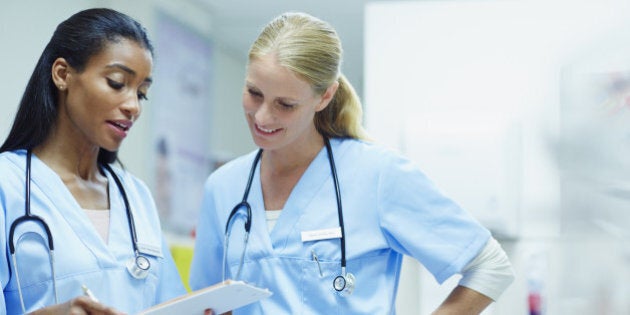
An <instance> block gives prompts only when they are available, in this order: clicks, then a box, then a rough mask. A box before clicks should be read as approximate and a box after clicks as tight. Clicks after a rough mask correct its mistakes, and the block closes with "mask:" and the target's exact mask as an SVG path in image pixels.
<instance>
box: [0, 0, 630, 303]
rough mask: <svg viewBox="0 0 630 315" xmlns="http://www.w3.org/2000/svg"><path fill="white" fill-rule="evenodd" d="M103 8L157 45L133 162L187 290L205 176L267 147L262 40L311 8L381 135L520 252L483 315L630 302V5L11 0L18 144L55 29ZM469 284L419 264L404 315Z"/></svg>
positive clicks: (405, 293)
mask: <svg viewBox="0 0 630 315" xmlns="http://www.w3.org/2000/svg"><path fill="white" fill-rule="evenodd" d="M90 7H110V8H113V9H116V10H120V11H121V12H124V13H127V14H129V15H131V16H133V17H135V18H137V19H138V20H139V21H140V22H141V23H142V24H143V25H144V26H146V28H147V30H148V32H149V35H150V37H151V39H152V41H153V44H154V46H155V51H156V56H155V62H154V75H153V80H154V84H153V86H152V88H151V90H150V93H149V101H147V102H146V105H145V107H144V109H143V114H142V119H140V120H139V122H138V123H137V125H135V126H134V130H133V132H132V133H131V134H130V136H129V137H128V139H127V140H126V142H127V143H125V144H124V145H123V146H122V149H121V151H120V159H121V161H122V162H123V163H124V165H125V167H126V168H127V169H129V170H130V171H131V172H132V173H134V174H135V175H137V176H138V177H139V178H141V179H142V180H144V181H145V182H146V183H147V184H148V185H149V188H150V190H151V191H152V193H153V195H154V197H155V201H156V204H157V206H158V210H159V212H160V213H159V214H160V216H161V223H162V228H163V230H164V232H165V233H166V235H167V240H168V242H169V245H170V248H171V252H172V254H173V257H174V258H175V261H176V263H177V265H178V269H179V271H180V275H181V276H182V279H183V280H184V282H185V283H186V284H187V279H188V267H189V264H190V262H191V258H192V252H193V249H192V246H193V242H194V236H195V225H196V218H197V216H198V211H199V207H200V202H201V194H202V189H203V183H204V181H205V179H206V178H207V176H208V175H209V174H210V173H211V172H212V171H213V170H214V169H216V168H217V167H218V166H220V165H222V164H223V163H225V162H227V161H229V160H230V159H232V158H234V157H237V156H240V155H242V154H245V153H247V152H250V151H252V150H254V149H255V147H254V143H253V142H252V140H251V137H250V134H249V130H248V127H247V125H246V122H245V120H244V119H243V113H242V106H241V95H242V86H243V75H244V69H245V65H246V62H247V51H248V49H249V44H250V42H251V41H252V40H253V39H254V38H255V37H256V36H257V35H258V32H259V31H260V29H261V27H262V26H263V25H264V24H265V23H266V21H268V20H269V19H271V18H272V17H274V16H276V15H278V14H279V13H282V12H284V11H305V12H307V13H310V14H313V15H315V16H318V17H320V18H322V19H324V20H327V21H328V22H330V23H331V24H332V26H334V27H335V28H336V29H337V30H338V31H339V35H340V37H341V40H342V42H343V45H344V64H343V66H342V71H343V72H344V74H345V75H346V76H347V77H348V79H349V81H350V82H353V84H354V86H355V88H356V89H357V92H358V94H359V95H360V96H361V98H362V101H363V105H364V115H365V116H364V122H365V127H366V128H367V131H368V132H369V134H370V135H371V136H372V138H373V139H374V140H375V141H377V142H380V143H382V144H385V145H387V146H389V147H391V148H394V149H396V150H398V151H400V152H402V153H403V154H404V155H406V156H408V157H410V158H411V159H413V160H414V161H416V162H417V163H418V164H419V165H420V167H421V168H422V169H423V170H424V171H425V172H426V173H427V175H428V176H429V177H430V178H432V179H433V181H434V182H435V183H436V184H437V185H438V186H439V187H440V188H441V189H442V190H443V191H444V192H445V193H446V194H447V195H449V196H451V197H452V198H453V199H454V200H456V201H457V202H458V203H460V204H461V205H462V206H463V207H464V208H465V209H467V210H468V211H470V212H471V213H472V214H473V215H474V216H475V217H476V218H477V219H478V220H479V221H480V222H481V223H482V224H483V225H484V226H486V227H487V228H489V229H490V231H491V232H492V234H493V236H494V237H495V238H496V239H497V240H498V241H499V242H500V243H501V245H502V247H503V248H504V249H505V251H506V252H507V254H508V255H509V257H510V259H511V262H512V264H513V266H514V269H515V271H516V280H515V281H514V283H513V284H512V285H511V286H510V288H509V289H508V290H507V291H506V292H504V294H503V295H502V296H501V298H500V299H499V300H498V301H497V302H496V303H493V304H492V305H491V306H490V307H489V308H488V309H487V310H486V311H484V313H483V314H485V315H513V314H516V315H521V314H522V315H525V314H530V315H533V314H536V315H543V314H560V315H564V314H630V207H629V205H630V202H629V201H630V2H628V1H623V0H603V1H597V0H576V1H566V0H548V1H542V0H533V1H529V0H465V1H464V0H448V1H446V0H445V1H437V0H431V1H369V0H343V1H335V0H320V1H306V0H300V1H291V0H281V1H274V0H263V1H246V0H232V1H221V0H179V1H169V0H137V1H124V0H107V1H106V0H102V1H101V0H56V1H45V0H4V1H2V2H0V43H1V44H0V45H1V47H2V49H0V69H2V71H1V72H0V73H1V74H2V75H1V76H0V80H1V81H0V113H1V114H0V136H2V138H5V137H6V135H7V134H8V132H9V128H10V124H11V122H12V121H13V117H14V114H15V110H16V108H17V106H18V103H19V100H20V97H21V92H22V91H23V89H24V86H25V85H26V82H27V80H28V76H29V74H30V73H31V71H32V68H33V67H34V64H35V61H36V60H37V57H38V56H39V55H40V54H41V51H42V50H43V47H44V44H45V43H46V42H47V41H48V40H49V36H50V34H51V32H52V30H53V29H54V27H55V26H56V25H57V24H58V23H59V22H60V21H61V20H63V19H64V18H66V17H68V16H69V15H71V14H72V13H74V12H76V11H78V10H81V9H85V8H90ZM1 177H2V175H1V174H0V178H1ZM357 184H359V183H357ZM348 246H349V247H350V246H352V245H351V244H349V245H348ZM457 280H458V279H457V278H456V277H455V278H451V279H449V280H447V281H446V283H444V284H443V285H441V286H440V285H437V284H436V283H435V280H434V279H433V278H432V276H431V275H430V274H429V273H428V272H427V271H426V270H424V269H423V267H422V266H421V265H420V264H418V263H417V262H415V261H411V260H409V261H405V262H404V265H403V273H402V275H401V279H400V286H399V290H398V298H397V304H396V305H397V314H400V315H411V314H429V313H430V312H431V311H432V310H433V309H434V308H435V307H436V306H437V305H438V304H439V303H440V302H441V301H442V300H443V299H444V297H445V296H446V294H448V292H450V290H451V289H452V288H453V286H455V285H456V284H457Z"/></svg>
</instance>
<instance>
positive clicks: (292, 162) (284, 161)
mask: <svg viewBox="0 0 630 315" xmlns="http://www.w3.org/2000/svg"><path fill="white" fill-rule="evenodd" d="M323 147H324V139H323V138H322V136H321V135H319V134H318V136H317V137H314V138H312V140H311V141H304V142H301V143H300V144H298V145H294V146H292V147H291V148H286V149H283V150H271V151H264V152H263V156H262V162H261V163H263V164H264V165H265V167H268V170H269V172H270V173H271V174H277V175H281V174H287V173H292V172H294V171H296V170H302V171H303V170H304V169H306V168H307V167H308V166H309V165H310V164H311V162H312V161H313V159H315V157H316V156H317V154H318V153H319V152H320V151H321V149H322V148H323ZM261 167H262V165H261Z"/></svg>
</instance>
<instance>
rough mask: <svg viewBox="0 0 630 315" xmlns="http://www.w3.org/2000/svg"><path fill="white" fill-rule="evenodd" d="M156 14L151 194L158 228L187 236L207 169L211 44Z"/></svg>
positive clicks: (189, 233)
mask: <svg viewBox="0 0 630 315" xmlns="http://www.w3.org/2000/svg"><path fill="white" fill-rule="evenodd" d="M159 15H160V16H159V18H158V19H157V23H156V27H155V30H156V32H155V36H154V46H155V51H156V53H155V58H154V84H153V87H152V91H151V93H152V95H151V96H152V98H153V100H152V103H151V106H152V107H153V108H152V112H153V130H152V137H151V138H152V143H153V146H152V148H153V150H154V153H153V156H155V163H154V165H155V171H154V176H153V178H154V185H153V187H154V195H155V201H156V205H157V208H158V212H159V215H160V220H161V222H162V228H163V229H164V230H165V231H167V232H172V233H176V234H182V235H191V234H192V233H194V226H195V222H196V221H197V214H198V211H199V205H200V203H201V196H202V191H203V183H204V181H205V179H206V177H207V176H208V174H209V170H210V163H209V158H208V144H209V141H210V140H209V139H210V135H209V132H210V130H209V128H208V127H207V126H208V125H209V123H208V122H209V121H210V118H211V117H210V115H211V108H210V107H211V105H212V104H211V102H212V101H211V96H212V95H211V79H212V72H211V71H212V58H211V56H212V46H211V44H210V42H209V41H208V40H207V39H205V38H204V37H203V36H201V35H200V34H198V33H196V32H195V31H194V30H192V29H191V28H189V27H187V26H185V25H183V24H182V23H181V22H179V21H177V20H176V19H174V18H172V17H169V16H168V15H166V14H163V13H159Z"/></svg>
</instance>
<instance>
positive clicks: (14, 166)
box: [0, 150, 26, 184]
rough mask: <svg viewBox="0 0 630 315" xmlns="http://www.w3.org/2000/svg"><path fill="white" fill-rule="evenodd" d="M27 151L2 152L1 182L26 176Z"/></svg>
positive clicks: (0, 157) (0, 154) (0, 161)
mask: <svg viewBox="0 0 630 315" xmlns="http://www.w3.org/2000/svg"><path fill="white" fill-rule="evenodd" d="M25 157H26V151H25V150H17V151H6V152H2V153H0V174H2V180H1V181H0V184H2V183H6V182H9V181H11V180H12V179H14V178H24V170H25V169H26V159H25Z"/></svg>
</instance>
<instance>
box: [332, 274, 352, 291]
mask: <svg viewBox="0 0 630 315" xmlns="http://www.w3.org/2000/svg"><path fill="white" fill-rule="evenodd" d="M355 283H356V278H355V277H354V275H353V274H351V273H346V275H345V276H342V275H339V276H337V277H335V280H334V281H333V287H334V288H335V290H336V291H337V292H346V293H348V294H352V292H353V291H354V286H355Z"/></svg>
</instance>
